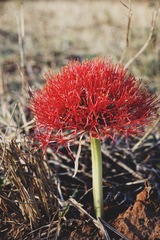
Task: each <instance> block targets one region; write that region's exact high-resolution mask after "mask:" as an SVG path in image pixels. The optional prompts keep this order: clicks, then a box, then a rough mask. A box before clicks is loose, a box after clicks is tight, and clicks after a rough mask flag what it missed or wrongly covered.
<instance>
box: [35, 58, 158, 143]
mask: <svg viewBox="0 0 160 240" xmlns="http://www.w3.org/2000/svg"><path fill="white" fill-rule="evenodd" d="M45 78H46V80H47V82H46V84H45V85H44V87H43V88H42V90H38V91H37V92H36V93H35V94H34V95H33V97H32V99H31V109H32V111H33V113H34V115H35V121H36V128H37V134H38V135H37V136H38V139H39V141H40V142H41V144H42V146H43V147H44V148H45V147H46V146H47V145H50V144H51V145H54V144H55V145H58V146H60V145H62V144H65V143H68V142H72V141H74V140H75V138H76V137H77V136H79V135H81V134H83V133H88V134H89V136H92V137H94V138H98V139H104V138H107V137H111V138H114V136H115V135H116V134H118V135H132V136H133V135H136V134H140V133H142V132H143V130H144V126H146V125H147V124H149V123H150V122H151V121H152V120H153V118H154V117H155V115H156V112H157V109H158V104H159V100H158V98H157V96H156V95H151V94H150V93H149V92H148V90H147V88H146V87H145V86H144V85H143V84H142V82H141V81H140V80H137V79H136V78H135V77H134V76H132V75H130V74H129V73H128V72H127V70H126V69H125V68H124V67H123V66H122V65H120V64H113V63H111V62H110V61H109V60H108V61H105V60H103V59H93V60H92V61H88V60H86V61H83V62H82V63H80V62H78V61H76V62H70V63H69V64H68V65H66V66H65V67H63V68H62V70H61V72H60V73H55V74H53V73H49V74H45ZM53 143H54V144H53Z"/></svg>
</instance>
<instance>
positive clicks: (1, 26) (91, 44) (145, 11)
mask: <svg viewBox="0 0 160 240" xmlns="http://www.w3.org/2000/svg"><path fill="white" fill-rule="evenodd" d="M159 3H160V2H159V1H151V0H148V1H147V0H146V1H135V0H132V1H128V0H122V1H119V0H108V1H105V0H100V1H92V0H90V1H89V0H87V1H86V0H85V1H84V0H79V1H78V0H77V1H63V0H62V1H40V0H39V1H19V0H17V1H0V66H1V71H0V93H1V95H3V94H6V93H9V92H12V91H15V90H17V89H19V87H20V86H21V84H22V85H23V84H24V78H25V82H27V83H29V85H30V86H35V87H40V85H41V83H42V81H43V80H42V75H43V73H44V71H46V70H47V69H50V68H51V69H52V70H53V71H57V70H59V68H60V67H61V66H63V65H64V64H66V63H67V62H68V60H69V59H78V60H83V59H85V58H88V59H91V58H93V57H105V58H108V57H110V58H111V59H113V61H114V62H122V63H123V64H127V63H128V61H129V60H130V59H132V58H133V57H134V56H135V54H137V52H138V51H139V50H140V49H141V48H142V47H143V46H144V45H145V42H146V41H147V39H148V38H149V36H150V39H148V40H149V41H148V43H147V47H146V48H145V50H144V51H142V53H141V54H140V55H139V56H138V57H137V58H136V59H135V60H134V61H133V62H132V63H131V64H129V65H127V67H128V68H129V69H130V71H131V72H132V73H133V74H135V75H136V77H138V78H142V79H143V80H144V81H146V82H147V84H149V86H150V89H151V91H158V92H160V31H159V30H160V29H159V28H160V27H159V24H158V22H159V16H157V18H156V20H154V23H153V17H154V16H153V15H154V14H156V13H155V12H156V11H157V8H158V6H159ZM153 25H154V27H153ZM152 28H154V29H152ZM152 30H154V31H152ZM22 69H23V71H22Z"/></svg>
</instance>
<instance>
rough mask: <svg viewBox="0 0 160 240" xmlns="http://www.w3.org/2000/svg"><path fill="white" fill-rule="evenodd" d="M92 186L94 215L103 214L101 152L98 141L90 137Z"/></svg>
mask: <svg viewBox="0 0 160 240" xmlns="http://www.w3.org/2000/svg"><path fill="white" fill-rule="evenodd" d="M91 156H92V187H93V200H94V208H95V212H96V217H97V218H98V217H102V216H103V189H102V153H101V145H100V141H99V139H97V138H93V137H91Z"/></svg>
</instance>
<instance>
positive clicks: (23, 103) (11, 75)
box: [0, 0, 160, 240]
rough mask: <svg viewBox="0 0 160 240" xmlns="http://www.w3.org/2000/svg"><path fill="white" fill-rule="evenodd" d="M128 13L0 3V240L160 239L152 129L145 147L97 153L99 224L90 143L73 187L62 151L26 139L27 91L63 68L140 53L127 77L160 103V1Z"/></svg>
mask: <svg viewBox="0 0 160 240" xmlns="http://www.w3.org/2000/svg"><path fill="white" fill-rule="evenodd" d="M129 7H130V6H129V1H118V0H117V1H116V0H115V1H103V0H101V1H83V0H79V1H22V2H21V1H0V239H2V240H12V239H13V240H14V239H16V240H19V239H20V240H28V239H31V240H32V239H34V240H36V239H37V240H39V239H48V240H49V239H57V240H68V239H69V240H79V239H82V240H83V239H84V240H86V239H87V240H88V239H89V240H103V239H108V240H109V239H113V240H120V239H129V240H158V239H160V204H159V203H160V156H159V153H160V125H159V119H157V120H156V122H155V124H154V125H153V126H150V127H149V128H148V129H146V134H145V135H144V136H143V137H142V138H141V137H135V138H131V139H129V143H127V142H126V140H125V139H124V138H123V137H122V138H121V139H119V140H116V141H115V142H114V143H113V142H112V141H110V140H107V141H106V142H104V143H103V144H102V153H103V191H104V217H103V219H99V220H96V218H95V215H94V209H93V199H92V178H91V177H92V175H91V157H90V145H89V142H88V141H84V142H82V151H81V156H80V160H79V169H78V172H77V175H76V177H75V178H73V174H74V162H73V160H72V159H71V157H70V156H69V155H68V152H67V151H66V149H64V148H62V149H61V154H59V153H58V154H55V153H54V152H53V151H52V149H48V150H47V154H46V156H44V155H43V154H42V151H41V149H39V147H38V146H37V144H36V143H35V142H34V141H33V139H32V136H33V128H34V120H33V116H32V114H31V112H30V110H29V109H28V105H29V98H30V89H33V90H34V89H35V88H40V87H41V86H42V85H43V84H44V80H43V78H42V76H43V74H44V72H45V71H48V69H52V70H53V71H58V70H59V69H60V67H62V66H64V65H65V64H66V63H67V62H68V60H69V59H78V60H80V61H81V60H83V59H85V58H88V59H92V58H93V57H105V58H108V57H110V58H112V59H113V61H114V62H122V63H123V64H128V63H129V61H130V59H132V58H133V57H134V56H135V55H136V54H137V53H138V52H139V50H141V49H142V48H143V47H144V46H145V43H146V49H145V50H144V51H142V52H141V53H140V54H139V56H138V57H136V58H135V59H134V61H133V62H132V63H131V64H129V65H128V68H129V70H130V71H131V72H132V73H134V74H135V75H136V77H137V78H142V79H143V80H144V81H145V82H146V83H147V84H148V86H149V89H150V91H151V92H157V93H158V94H159V93H160V45H159V42H160V29H159V24H157V23H158V22H159V15H158V16H157V18H156V19H155V22H154V23H153V21H152V20H154V16H155V15H153V14H155V13H156V10H157V8H158V1H149V0H148V1H131V8H129ZM130 17H131V24H130V25H129V23H130V22H129V19H130ZM154 24H155V25H154ZM152 28H154V29H152ZM152 30H153V31H152ZM147 39H149V41H148V42H147ZM142 50H143V49H142ZM28 86H29V87H28ZM78 146H79V142H78V141H77V142H75V146H72V149H71V150H72V152H73V154H76V152H77V149H78Z"/></svg>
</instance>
